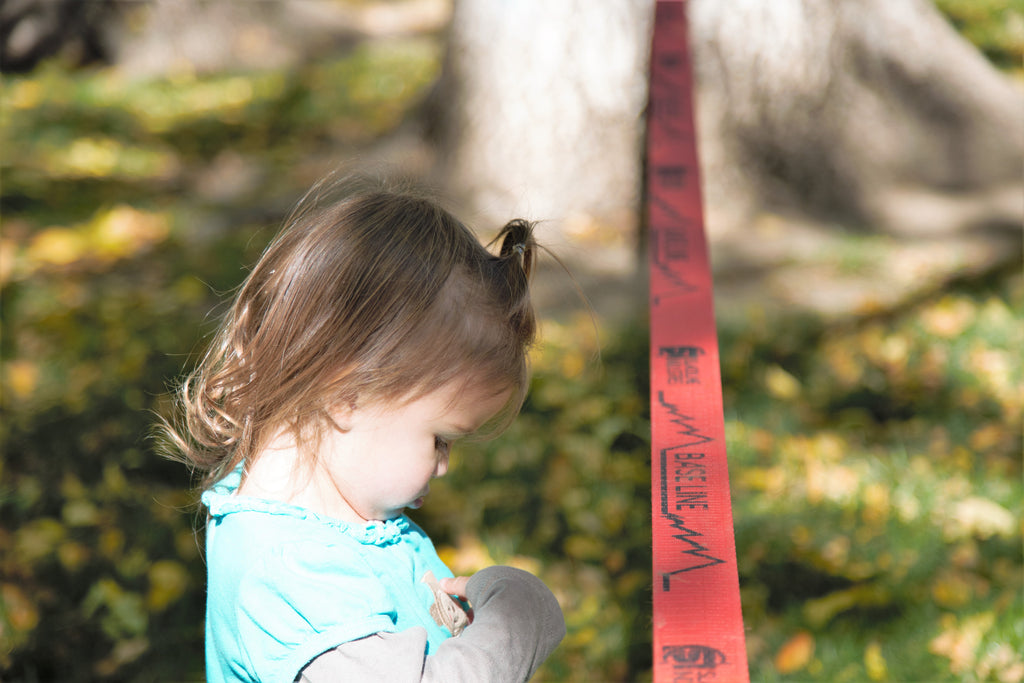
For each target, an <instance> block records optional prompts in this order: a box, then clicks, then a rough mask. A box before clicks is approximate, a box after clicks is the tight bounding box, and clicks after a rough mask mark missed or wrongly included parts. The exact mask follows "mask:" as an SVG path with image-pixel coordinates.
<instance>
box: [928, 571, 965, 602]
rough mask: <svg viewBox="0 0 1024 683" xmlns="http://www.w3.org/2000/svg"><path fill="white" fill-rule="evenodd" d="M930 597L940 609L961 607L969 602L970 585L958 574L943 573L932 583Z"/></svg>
mask: <svg viewBox="0 0 1024 683" xmlns="http://www.w3.org/2000/svg"><path fill="white" fill-rule="evenodd" d="M932 597H933V598H935V603H936V604H938V605H939V606H940V607H963V606H964V605H966V604H967V603H969V602H970V601H971V584H970V583H969V582H968V581H967V579H965V578H964V577H963V576H962V575H961V574H959V573H954V572H944V573H943V574H941V575H940V576H939V577H938V578H936V579H935V581H934V583H932Z"/></svg>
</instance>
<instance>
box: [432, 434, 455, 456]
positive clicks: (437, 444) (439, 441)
mask: <svg viewBox="0 0 1024 683" xmlns="http://www.w3.org/2000/svg"><path fill="white" fill-rule="evenodd" d="M434 448H435V449H436V450H437V451H438V452H439V453H447V452H448V451H450V450H451V448H452V442H451V441H449V440H448V439H445V438H443V437H440V436H435V437H434Z"/></svg>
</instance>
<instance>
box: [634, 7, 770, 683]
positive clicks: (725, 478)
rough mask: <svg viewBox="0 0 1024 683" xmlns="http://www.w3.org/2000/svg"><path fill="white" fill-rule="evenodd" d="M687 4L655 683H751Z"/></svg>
mask: <svg viewBox="0 0 1024 683" xmlns="http://www.w3.org/2000/svg"><path fill="white" fill-rule="evenodd" d="M692 83H693V82H692V68H691V63H690V52H689V46H688V43H687V22H686V1H685V0H657V4H656V13H655V20H654V40H653V44H652V50H651V82H650V105H649V109H648V122H647V126H648V136H647V194H648V196H647V211H648V228H649V239H650V250H649V256H648V258H649V259H650V296H651V454H652V458H651V510H652V532H653V544H654V547H653V553H654V568H653V569H654V586H653V589H654V681H655V683H665V682H668V681H687V682H690V681H694V682H697V681H714V682H715V683H748V682H749V680H750V677H749V673H748V671H747V653H746V643H745V641H744V635H743V616H742V614H741V611H740V593H739V579H738V575H737V571H736V543H735V540H734V538H733V524H732V508H731V503H730V498H729V469H728V462H727V459H726V450H725V425H724V420H723V416H722V386H721V375H720V370H719V360H718V337H717V334H716V332H715V316H714V304H713V298H712V282H711V267H710V264H709V261H708V250H707V242H706V239H705V236H704V220H703V211H702V207H701V194H700V175H699V171H698V166H697V145H696V131H695V128H694V120H693V88H692Z"/></svg>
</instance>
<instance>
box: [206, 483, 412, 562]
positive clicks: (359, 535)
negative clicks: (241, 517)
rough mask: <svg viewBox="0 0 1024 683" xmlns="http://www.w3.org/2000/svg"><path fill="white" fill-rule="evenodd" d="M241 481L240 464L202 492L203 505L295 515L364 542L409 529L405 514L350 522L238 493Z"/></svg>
mask: <svg viewBox="0 0 1024 683" xmlns="http://www.w3.org/2000/svg"><path fill="white" fill-rule="evenodd" d="M241 483H242V470H241V469H240V468H239V469H236V470H235V471H234V472H232V473H231V474H229V475H228V476H226V477H224V478H223V479H221V480H220V481H219V482H217V483H216V484H214V485H213V486H212V487H211V488H210V489H209V490H207V491H205V492H204V493H203V505H205V506H206V507H207V509H209V511H210V516H212V517H224V516H226V515H230V514H233V513H236V512H262V513H265V514H269V515H283V516H287V517H294V518H295V519H303V520H307V521H310V522H315V523H317V524H323V525H324V526H328V527H331V528H332V529H336V530H337V531H340V532H342V533H344V534H346V535H348V536H351V537H352V538H354V539H355V540H357V541H359V542H360V543H362V544H364V545H380V546H384V545H391V544H392V543H397V542H398V541H399V540H400V539H401V537H402V534H404V533H406V532H407V531H409V519H408V518H407V517H406V516H405V515H402V516H400V517H395V518H394V519H387V520H383V521H376V520H375V521H371V522H367V523H366V524H362V525H359V524H349V523H348V522H343V521H341V520H340V519H335V518H334V517H328V516H327V515H321V514H319V513H316V512H313V511H312V510H310V509H308V508H304V507H300V506H298V505H292V504H290V503H282V502H280V501H276V500H267V499H265V498H253V497H251V496H239V495H235V491H236V490H237V489H238V487H239V486H240V485H241Z"/></svg>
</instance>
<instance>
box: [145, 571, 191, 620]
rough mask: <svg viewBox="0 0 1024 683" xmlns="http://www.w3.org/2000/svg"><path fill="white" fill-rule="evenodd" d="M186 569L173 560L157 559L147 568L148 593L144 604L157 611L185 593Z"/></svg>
mask: <svg viewBox="0 0 1024 683" xmlns="http://www.w3.org/2000/svg"><path fill="white" fill-rule="evenodd" d="M187 588H188V570H186V569H185V565H183V564H181V563H180V562H175V561H173V560H159V561H157V562H154V563H153V566H151V567H150V568H149V593H148V594H147V595H146V606H147V607H149V609H151V610H153V611H154V612H159V611H161V610H163V609H164V608H166V607H167V606H168V605H170V604H171V603H173V602H174V601H176V600H177V599H178V598H180V597H181V596H182V595H184V594H185V590H186V589H187Z"/></svg>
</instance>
